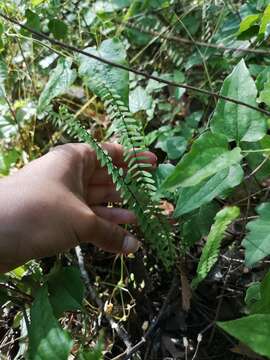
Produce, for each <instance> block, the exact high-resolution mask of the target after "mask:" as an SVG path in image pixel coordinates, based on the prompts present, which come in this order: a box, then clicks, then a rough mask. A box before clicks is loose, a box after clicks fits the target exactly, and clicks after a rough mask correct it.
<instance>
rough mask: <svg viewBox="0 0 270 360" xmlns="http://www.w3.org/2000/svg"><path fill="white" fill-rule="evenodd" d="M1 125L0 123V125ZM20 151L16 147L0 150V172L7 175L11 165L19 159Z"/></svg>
mask: <svg viewBox="0 0 270 360" xmlns="http://www.w3.org/2000/svg"><path fill="white" fill-rule="evenodd" d="M0 127H1V125H0ZM20 157H21V153H20V152H19V151H17V150H16V149H11V150H9V151H1V152H0V174H1V175H8V174H9V172H10V170H11V168H12V166H13V165H15V163H16V162H17V161H18V160H19V159H20Z"/></svg>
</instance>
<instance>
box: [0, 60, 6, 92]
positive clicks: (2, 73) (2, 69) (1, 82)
mask: <svg viewBox="0 0 270 360" xmlns="http://www.w3.org/2000/svg"><path fill="white" fill-rule="evenodd" d="M7 76H8V68H7V65H6V63H5V62H4V61H3V60H1V59H0V98H1V97H4V96H5V94H6V91H5V80H6V79H7Z"/></svg>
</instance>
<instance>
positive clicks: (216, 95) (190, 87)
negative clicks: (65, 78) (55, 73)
mask: <svg viewBox="0 0 270 360" xmlns="http://www.w3.org/2000/svg"><path fill="white" fill-rule="evenodd" d="M0 17H2V18H3V19H5V20H7V21H9V22H11V23H13V24H15V25H18V26H20V27H21V28H22V29H25V30H27V31H29V32H30V33H32V34H33V35H36V36H38V37H40V38H42V39H45V40H47V41H49V42H50V43H51V44H53V45H57V46H60V47H62V48H64V49H67V50H69V51H74V52H76V53H79V54H82V55H85V56H87V57H89V58H92V59H95V60H97V61H100V62H102V63H104V64H107V65H110V66H113V67H116V68H119V69H122V70H125V71H128V72H133V73H134V74H137V75H140V76H143V77H145V78H147V79H152V80H155V81H158V82H160V83H163V84H166V85H169V86H173V87H179V88H183V89H186V90H190V91H194V92H197V93H200V94H203V95H207V96H212V97H213V98H215V99H222V100H225V101H228V102H231V103H234V104H236V105H241V106H245V107H247V108H249V109H252V110H255V111H258V112H260V113H263V114H265V115H267V116H270V111H267V110H264V109H261V108H258V107H256V106H253V105H250V104H247V103H245V102H243V101H240V100H237V99H234V98H231V97H228V96H224V95H221V94H219V93H216V92H212V91H209V90H206V89H200V88H198V87H196V86H193V85H188V84H182V83H177V82H174V81H169V80H165V79H162V78H160V77H158V76H154V75H150V74H148V73H146V72H144V71H141V70H137V69H134V68H131V67H129V66H126V65H122V64H118V63H115V62H113V61H110V60H107V59H104V58H102V57H99V56H97V55H94V54H91V53H88V52H86V51H84V50H81V49H78V48H76V47H75V46H72V45H67V44H65V43H63V42H61V41H58V40H55V39H51V38H50V37H49V36H47V35H45V34H43V33H40V32H38V31H35V30H33V29H31V28H30V27H29V26H27V25H23V24H21V23H20V22H19V21H17V20H15V19H13V18H10V17H9V16H7V15H4V14H2V13H1V12H0Z"/></svg>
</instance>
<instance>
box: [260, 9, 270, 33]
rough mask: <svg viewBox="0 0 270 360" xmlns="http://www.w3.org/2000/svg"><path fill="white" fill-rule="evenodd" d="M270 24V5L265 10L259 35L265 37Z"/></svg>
mask: <svg viewBox="0 0 270 360" xmlns="http://www.w3.org/2000/svg"><path fill="white" fill-rule="evenodd" d="M269 23H270V4H269V5H268V6H267V7H266V9H265V10H264V13H263V16H262V20H261V26H260V30H259V35H261V36H263V37H264V36H265V32H266V30H267V25H268V24H269Z"/></svg>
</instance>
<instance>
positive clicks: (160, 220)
mask: <svg viewBox="0 0 270 360" xmlns="http://www.w3.org/2000/svg"><path fill="white" fill-rule="evenodd" d="M100 97H101V99H102V101H104V106H105V108H106V110H107V113H108V115H109V116H110V118H111V119H112V118H113V121H114V122H115V128H116V129H117V132H120V133H121V136H120V142H121V143H122V145H123V147H124V149H125V150H124V157H125V161H126V162H127V164H128V172H127V174H124V172H123V169H121V168H117V167H115V166H114V164H113V162H112V159H111V157H110V156H109V154H108V153H107V151H106V150H104V149H103V148H102V146H101V145H100V144H99V143H98V141H97V140H95V139H94V138H93V137H92V135H91V134H90V133H89V132H88V131H87V130H86V129H85V128H84V126H83V125H82V124H81V123H80V122H79V121H78V120H77V119H75V118H74V116H73V115H72V114H70V113H69V112H68V111H67V109H66V108H65V107H61V108H60V109H59V114H56V113H53V114H52V122H53V123H54V125H55V126H57V127H60V128H61V129H63V130H64V131H66V132H67V133H68V134H69V135H70V136H72V137H74V138H76V139H77V140H79V141H80V142H84V143H87V144H89V145H90V146H91V147H92V148H93V149H94V150H95V152H96V155H97V158H98V160H99V161H100V164H101V166H105V167H106V168H107V171H108V173H109V174H110V175H111V177H112V180H113V182H114V184H115V186H116V189H117V190H118V191H119V192H120V194H121V197H122V199H123V203H124V204H126V205H127V207H128V208H129V209H130V210H132V211H133V212H134V213H135V214H136V217H137V219H138V223H139V227H140V230H141V231H142V234H143V237H144V239H145V241H146V244H148V245H149V247H150V248H151V249H152V250H153V251H154V252H155V253H156V255H157V257H158V258H159V259H160V260H161V261H162V263H163V265H164V267H165V268H166V269H167V270H170V269H171V267H172V266H173V264H174V260H175V247H174V236H173V231H172V228H171V225H170V224H169V222H168V220H167V218H166V217H165V216H164V215H163V213H162V211H161V209H160V206H159V205H160V204H159V202H158V201H156V200H154V194H155V192H156V187H155V182H154V180H153V178H152V175H151V174H150V173H149V172H147V171H146V170H145V169H146V168H148V167H149V166H148V164H145V163H141V161H142V160H144V159H145V157H143V156H141V155H140V153H141V152H142V151H145V150H147V149H146V147H145V146H144V145H143V137H142V135H141V134H140V132H139V126H138V124H136V121H135V120H134V119H133V118H132V116H131V114H130V113H129V111H128V109H127V107H126V106H125V105H124V104H123V103H122V101H121V100H120V98H119V96H118V95H116V94H114V91H113V90H112V89H110V91H108V88H107V86H104V84H102V93H100ZM140 146H141V147H140ZM145 165H147V166H145Z"/></svg>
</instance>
